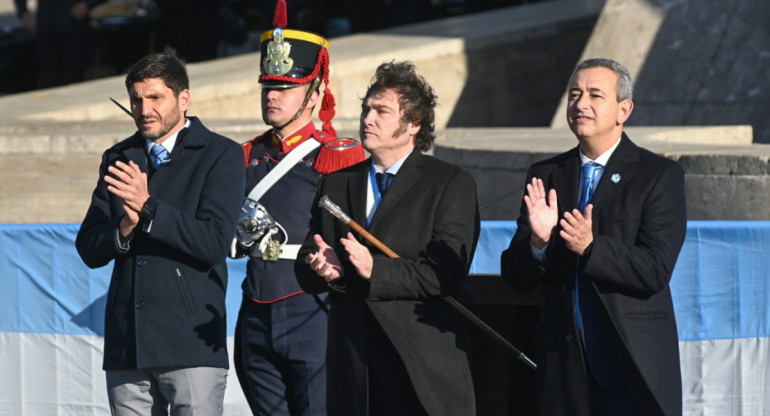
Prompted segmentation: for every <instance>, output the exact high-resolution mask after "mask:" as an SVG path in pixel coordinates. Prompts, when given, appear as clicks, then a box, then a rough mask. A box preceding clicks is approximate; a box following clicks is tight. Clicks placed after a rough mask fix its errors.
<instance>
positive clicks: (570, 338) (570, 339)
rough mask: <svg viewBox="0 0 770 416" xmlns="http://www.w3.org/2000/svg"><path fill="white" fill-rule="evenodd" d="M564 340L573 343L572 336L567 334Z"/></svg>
mask: <svg viewBox="0 0 770 416" xmlns="http://www.w3.org/2000/svg"><path fill="white" fill-rule="evenodd" d="M564 339H566V340H567V342H572V335H570V334H567V336H566V337H564Z"/></svg>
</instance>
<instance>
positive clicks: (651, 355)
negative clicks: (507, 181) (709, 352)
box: [501, 134, 687, 416]
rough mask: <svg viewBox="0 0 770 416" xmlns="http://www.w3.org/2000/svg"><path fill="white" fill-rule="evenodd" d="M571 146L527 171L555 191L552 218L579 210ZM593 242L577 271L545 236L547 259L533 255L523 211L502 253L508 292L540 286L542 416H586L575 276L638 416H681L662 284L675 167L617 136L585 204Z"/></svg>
mask: <svg viewBox="0 0 770 416" xmlns="http://www.w3.org/2000/svg"><path fill="white" fill-rule="evenodd" d="M580 176H581V175H580V158H579V154H578V148H577V147H576V148H574V149H572V150H570V151H569V152H566V153H564V154H561V155H558V156H556V157H553V158H551V159H548V160H544V161H541V162H538V163H535V164H534V165H532V166H531V168H530V170H529V172H528V174H527V183H531V180H532V178H533V177H537V178H540V179H542V180H543V182H544V184H545V187H546V189H547V190H548V189H556V192H557V196H558V205H559V207H558V212H559V216H560V217H561V216H563V213H564V212H566V211H571V210H572V209H574V208H576V207H577V203H578V193H579V180H580ZM591 203H592V204H593V205H594V209H593V217H592V218H593V235H594V243H593V247H592V249H591V251H590V254H589V255H588V256H587V257H583V258H582V260H581V262H580V264H579V265H578V262H577V256H576V255H575V254H574V253H572V252H570V251H568V250H567V248H566V245H565V243H564V240H563V239H562V238H561V237H559V234H558V231H559V230H558V228H559V227H558V226H557V227H556V228H557V229H556V230H555V231H554V233H553V234H552V236H551V241H550V243H549V246H548V249H547V251H546V261H545V263H544V264H540V263H539V262H538V261H537V260H536V259H535V258H534V257H533V255H532V251H531V248H530V243H529V237H530V228H529V224H528V219H527V208H526V205H525V204H524V203H523V202H522V208H521V213H520V216H519V219H518V228H517V231H516V234H515V235H514V237H513V240H512V241H511V245H510V247H509V248H508V249H507V250H506V251H504V252H503V254H502V258H501V261H502V264H501V266H502V270H501V273H502V276H503V278H504V279H505V280H506V281H507V282H508V283H510V284H511V285H512V286H514V287H515V288H531V287H533V286H534V285H536V284H538V283H540V284H542V293H543V305H542V316H541V321H540V323H539V326H538V329H537V342H536V345H537V364H538V369H537V376H538V377H537V380H538V381H537V384H538V408H539V414H541V415H567V414H569V415H578V416H579V415H589V414H590V413H589V398H588V394H587V381H586V372H585V366H584V360H583V356H582V354H583V353H582V348H581V347H580V345H579V340H578V337H577V333H576V327H575V319H574V301H573V300H574V299H575V293H574V290H575V275H576V272H577V270H576V268H578V267H579V273H580V275H581V278H585V279H590V280H591V285H590V286H591V289H592V290H594V291H596V293H597V294H598V297H599V299H600V302H601V307H600V310H601V311H602V312H603V313H604V314H606V315H604V316H605V317H607V318H609V322H611V328H612V330H611V331H610V333H607V334H605V335H606V342H608V343H610V344H611V346H612V348H613V351H614V352H615V354H616V355H617V356H618V357H619V359H620V362H621V366H622V368H623V370H624V372H625V376H626V377H627V378H628V380H629V381H630V384H631V388H632V390H633V391H634V393H635V394H636V395H637V397H639V398H640V402H641V403H642V410H643V412H642V414H645V415H672V416H673V415H681V414H682V382H681V373H680V368H679V348H678V338H677V328H676V319H675V317H674V307H673V303H672V299H671V290H670V288H669V281H670V279H671V275H672V273H673V270H674V265H675V264H676V259H677V257H678V255H679V251H680V249H681V247H682V244H683V243H684V237H685V233H686V227H687V213H686V209H685V193H684V171H683V169H682V168H681V166H679V164H678V163H676V162H674V161H672V160H670V159H667V158H664V157H662V156H659V155H656V154H654V153H652V152H650V151H648V150H645V149H642V148H640V147H638V146H636V145H635V144H634V143H633V142H631V140H629V138H628V137H627V136H626V135H625V134H623V137H622V138H621V142H620V144H619V145H618V147H617V148H616V149H615V151H614V152H613V154H612V156H611V157H610V159H609V161H608V162H607V165H606V167H605V169H604V173H603V174H602V176H601V180H600V181H599V184H598V185H597V187H596V192H595V193H594V195H593V198H592V199H591Z"/></svg>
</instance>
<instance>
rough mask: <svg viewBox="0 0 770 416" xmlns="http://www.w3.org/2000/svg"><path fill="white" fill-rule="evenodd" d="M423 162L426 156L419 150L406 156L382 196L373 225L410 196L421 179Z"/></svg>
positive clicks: (373, 218)
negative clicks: (384, 194)
mask: <svg viewBox="0 0 770 416" xmlns="http://www.w3.org/2000/svg"><path fill="white" fill-rule="evenodd" d="M423 162H424V156H423V155H422V153H420V152H419V151H417V150H414V151H412V154H410V155H409V157H407V158H406V160H405V161H404V164H403V165H401V168H399V170H398V173H397V174H396V177H395V178H393V183H392V184H391V185H390V188H389V189H388V193H387V194H386V196H385V197H384V198H382V201H381V202H380V206H378V207H377V211H375V212H374V217H372V226H374V224H376V223H377V220H378V219H379V218H382V217H383V216H385V215H387V214H388V211H390V210H392V209H393V207H396V206H398V204H399V201H401V199H403V198H406V197H408V194H409V192H410V190H411V189H412V187H413V186H414V185H415V184H416V183H417V181H418V180H419V179H420V174H421V170H422V166H423Z"/></svg>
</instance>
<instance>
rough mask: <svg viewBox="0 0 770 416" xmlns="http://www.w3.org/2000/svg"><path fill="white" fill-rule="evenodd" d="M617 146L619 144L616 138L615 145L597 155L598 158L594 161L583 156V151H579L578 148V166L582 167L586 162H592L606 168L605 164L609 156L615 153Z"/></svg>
mask: <svg viewBox="0 0 770 416" xmlns="http://www.w3.org/2000/svg"><path fill="white" fill-rule="evenodd" d="M619 144H620V138H618V140H617V141H616V142H615V144H613V145H612V147H610V148H609V149H607V151H606V152H604V153H602V154H601V155H599V157H597V158H596V160H591V159H590V158H589V157H588V156H586V155H584V154H583V151H582V150H580V146H578V152H580V166H583V165H585V164H586V163H588V162H594V163H596V164H599V165H602V166H607V162H609V160H610V156H612V153H613V152H614V151H615V149H617V147H618V145H619Z"/></svg>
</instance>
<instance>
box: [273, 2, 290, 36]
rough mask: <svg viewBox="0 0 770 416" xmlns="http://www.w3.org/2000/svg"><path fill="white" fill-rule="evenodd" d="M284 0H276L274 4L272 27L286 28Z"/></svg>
mask: <svg viewBox="0 0 770 416" xmlns="http://www.w3.org/2000/svg"><path fill="white" fill-rule="evenodd" d="M286 21H287V18H286V0H278V3H276V4H275V15H274V16H273V27H280V28H281V29H285V28H286Z"/></svg>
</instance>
